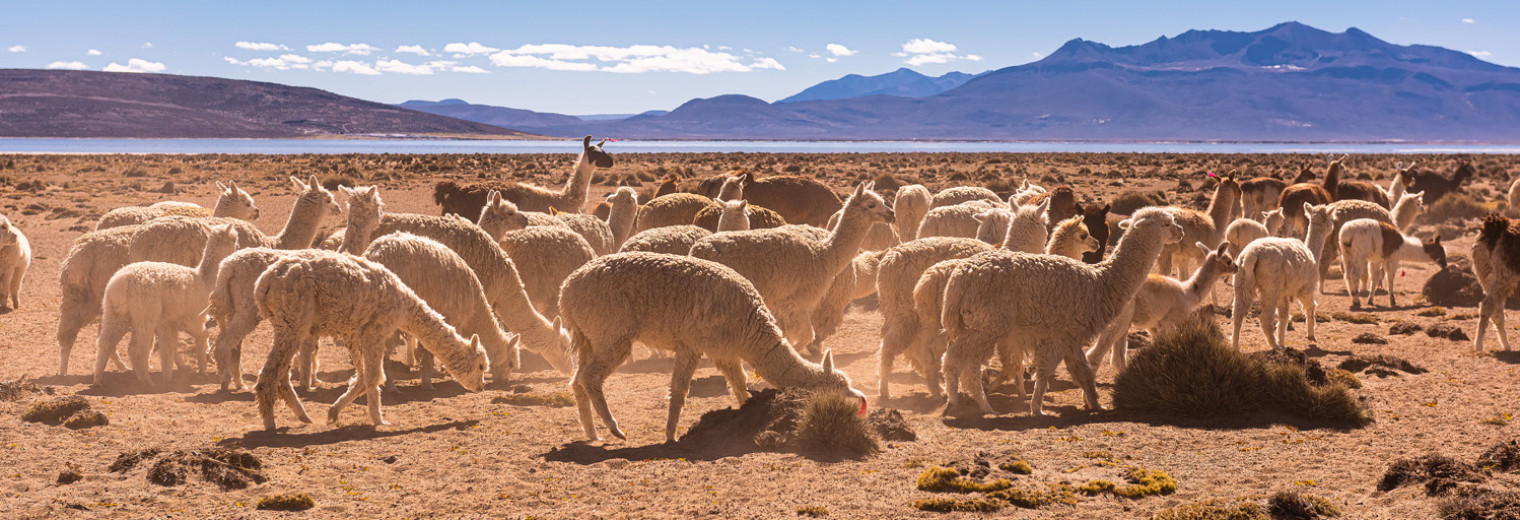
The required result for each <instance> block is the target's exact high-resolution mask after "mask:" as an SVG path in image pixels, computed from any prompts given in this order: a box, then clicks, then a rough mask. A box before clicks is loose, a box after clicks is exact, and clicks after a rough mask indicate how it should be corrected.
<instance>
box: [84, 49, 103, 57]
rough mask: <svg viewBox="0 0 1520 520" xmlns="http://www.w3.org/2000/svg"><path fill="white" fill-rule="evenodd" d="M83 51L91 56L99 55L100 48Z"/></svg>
mask: <svg viewBox="0 0 1520 520" xmlns="http://www.w3.org/2000/svg"><path fill="white" fill-rule="evenodd" d="M84 53H85V54H88V55H91V56H99V55H100V49H90V50H88V51H85V52H84Z"/></svg>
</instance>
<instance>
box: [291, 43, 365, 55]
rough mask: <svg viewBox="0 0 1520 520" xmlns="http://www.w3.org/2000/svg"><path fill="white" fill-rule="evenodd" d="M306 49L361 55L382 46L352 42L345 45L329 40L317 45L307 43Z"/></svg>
mask: <svg viewBox="0 0 1520 520" xmlns="http://www.w3.org/2000/svg"><path fill="white" fill-rule="evenodd" d="M306 50H308V51H311V52H341V53H343V54H358V55H361V56H368V55H369V53H371V52H375V51H378V50H380V48H379V47H376V46H374V45H370V44H367V43H351V44H348V45H344V44H341V43H334V42H327V43H320V44H317V45H307V46H306Z"/></svg>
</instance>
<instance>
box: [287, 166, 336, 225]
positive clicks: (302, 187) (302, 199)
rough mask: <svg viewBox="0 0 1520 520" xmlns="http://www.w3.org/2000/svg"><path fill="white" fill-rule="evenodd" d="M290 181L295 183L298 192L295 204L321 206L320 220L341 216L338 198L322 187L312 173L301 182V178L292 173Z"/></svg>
mask: <svg viewBox="0 0 1520 520" xmlns="http://www.w3.org/2000/svg"><path fill="white" fill-rule="evenodd" d="M290 183H291V184H293V185H295V190H296V193H297V194H298V196H297V198H296V206H298V207H299V206H306V207H316V208H322V210H323V211H322V213H320V215H321V216H322V217H321V219H322V220H327V219H328V218H336V217H341V216H343V206H340V205H338V198H337V197H334V196H333V193H332V192H330V191H327V188H323V187H322V181H319V180H317V176H316V175H312V176H311V179H310V180H309V181H307V182H301V179H298V178H296V177H295V176H294V175H292V176H291V177H290Z"/></svg>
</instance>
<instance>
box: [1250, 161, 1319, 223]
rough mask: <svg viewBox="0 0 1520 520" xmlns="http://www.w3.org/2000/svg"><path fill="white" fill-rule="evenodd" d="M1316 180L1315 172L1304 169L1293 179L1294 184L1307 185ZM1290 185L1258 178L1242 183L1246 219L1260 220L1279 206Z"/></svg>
mask: <svg viewBox="0 0 1520 520" xmlns="http://www.w3.org/2000/svg"><path fill="white" fill-rule="evenodd" d="M1312 180H1314V170H1313V169H1312V168H1309V167H1307V166H1306V167H1304V168H1303V169H1301V170H1299V172H1298V176H1297V177H1295V178H1294V179H1293V184H1300V183H1306V182H1309V181H1312ZM1287 187H1288V183H1287V182H1284V181H1283V180H1282V179H1281V178H1278V177H1275V176H1273V177H1257V178H1255V179H1251V180H1248V181H1244V182H1241V183H1240V205H1241V209H1242V210H1243V214H1244V215H1245V216H1246V218H1258V217H1257V215H1261V214H1262V213H1265V212H1267V211H1270V210H1272V209H1273V208H1276V207H1278V206H1277V198H1278V197H1279V196H1281V195H1282V192H1283V189H1284V188H1287Z"/></svg>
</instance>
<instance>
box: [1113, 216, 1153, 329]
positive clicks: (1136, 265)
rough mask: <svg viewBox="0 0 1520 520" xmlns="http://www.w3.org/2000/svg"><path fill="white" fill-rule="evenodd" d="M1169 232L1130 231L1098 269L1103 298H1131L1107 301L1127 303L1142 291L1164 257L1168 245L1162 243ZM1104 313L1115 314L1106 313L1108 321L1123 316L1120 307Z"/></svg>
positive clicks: (1121, 238) (1151, 229)
mask: <svg viewBox="0 0 1520 520" xmlns="http://www.w3.org/2000/svg"><path fill="white" fill-rule="evenodd" d="M1167 231H1168V230H1167V228H1165V227H1148V228H1145V229H1138V228H1137V229H1131V230H1129V232H1127V233H1125V234H1124V236H1123V237H1120V238H1119V244H1118V245H1117V246H1115V247H1114V254H1113V255H1112V256H1109V257H1108V260H1104V261H1103V262H1102V263H1100V264H1098V265H1097V268H1098V272H1099V274H1098V276H1099V279H1100V282H1099V283H1100V285H1101V286H1102V289H1101V290H1102V292H1103V294H1120V295H1129V296H1126V297H1124V298H1111V299H1107V300H1105V301H1113V302H1120V303H1121V304H1122V303H1127V302H1128V301H1129V300H1131V299H1132V297H1133V296H1134V294H1135V292H1136V291H1138V290H1140V284H1141V283H1143V282H1145V278H1146V276H1148V275H1149V274H1150V271H1151V267H1153V266H1155V265H1156V259H1157V258H1159V257H1160V256H1161V248H1162V247H1163V246H1164V245H1165V244H1163V243H1162V236H1163V234H1165V233H1166V232H1167ZM1104 310H1105V311H1111V312H1107V313H1106V317H1104V319H1105V320H1109V319H1112V318H1113V315H1116V314H1118V312H1119V308H1118V307H1117V306H1115V307H1114V308H1113V309H1104Z"/></svg>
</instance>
